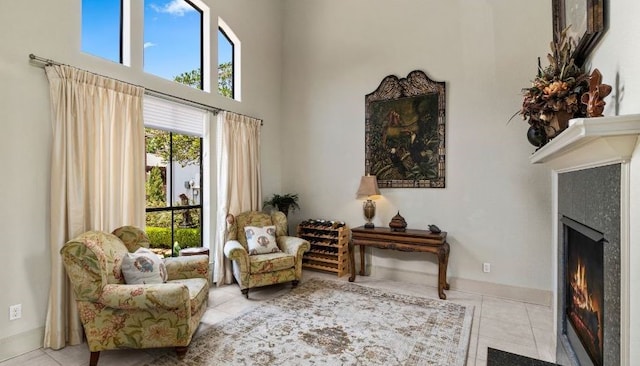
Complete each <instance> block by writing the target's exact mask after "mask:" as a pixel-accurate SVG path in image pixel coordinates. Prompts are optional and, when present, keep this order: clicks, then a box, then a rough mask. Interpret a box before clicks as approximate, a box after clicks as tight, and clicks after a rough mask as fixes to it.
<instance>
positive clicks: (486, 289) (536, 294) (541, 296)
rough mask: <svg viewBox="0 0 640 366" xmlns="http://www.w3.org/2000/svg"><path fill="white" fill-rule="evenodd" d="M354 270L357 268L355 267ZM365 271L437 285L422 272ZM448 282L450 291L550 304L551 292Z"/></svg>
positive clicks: (452, 279) (433, 277)
mask: <svg viewBox="0 0 640 366" xmlns="http://www.w3.org/2000/svg"><path fill="white" fill-rule="evenodd" d="M356 268H359V267H358V266H356ZM367 270H370V273H371V277H373V278H380V279H386V280H393V281H405V282H410V283H417V284H426V285H428V286H431V287H437V284H438V276H437V275H433V274H429V273H424V272H416V271H407V270H402V269H397V268H389V267H381V266H372V267H370V268H367ZM448 282H449V285H450V287H451V290H456V291H463V292H470V293H474V294H479V295H487V296H494V297H500V298H503V299H509V300H515V301H521V302H526V303H531V304H537V305H543V306H551V304H552V298H553V292H552V291H545V290H539V289H532V288H527V287H518V286H510V285H502V284H498V283H491V282H484V281H476V280H468V279H464V278H455V277H449V278H448Z"/></svg>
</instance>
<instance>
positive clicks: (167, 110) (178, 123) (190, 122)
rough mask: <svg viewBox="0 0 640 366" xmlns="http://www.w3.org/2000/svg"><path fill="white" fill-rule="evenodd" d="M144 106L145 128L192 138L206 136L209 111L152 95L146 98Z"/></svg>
mask: <svg viewBox="0 0 640 366" xmlns="http://www.w3.org/2000/svg"><path fill="white" fill-rule="evenodd" d="M143 104H144V106H143V113H144V125H145V127H150V128H155V129H159V130H165V131H171V132H177V133H181V134H185V135H190V136H199V137H202V136H203V135H204V121H205V117H206V115H207V111H205V110H203V109H198V108H195V107H191V106H187V105H184V104H180V103H176V102H171V101H168V100H166V99H162V98H157V97H153V96H150V95H145V96H144V101H143Z"/></svg>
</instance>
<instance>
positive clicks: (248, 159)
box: [213, 112, 262, 286]
mask: <svg viewBox="0 0 640 366" xmlns="http://www.w3.org/2000/svg"><path fill="white" fill-rule="evenodd" d="M260 124H261V121H260V120H259V119H255V118H251V117H247V116H242V115H239V114H236V113H232V112H220V113H218V125H217V131H218V133H217V135H218V151H217V153H218V154H217V156H218V173H217V176H218V185H217V187H218V193H217V196H218V197H217V201H218V209H217V214H216V237H215V243H214V251H215V257H214V260H215V264H214V276H213V280H214V281H215V282H217V284H218V286H220V285H221V284H228V283H231V281H232V280H233V274H232V272H231V263H230V262H229V260H228V259H227V258H225V256H224V252H223V251H224V242H225V229H226V221H225V218H226V216H227V214H228V213H231V214H234V215H236V214H239V213H241V212H245V211H250V210H260V209H262V192H261V191H262V181H261V178H260Z"/></svg>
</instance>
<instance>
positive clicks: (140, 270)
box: [122, 248, 167, 285]
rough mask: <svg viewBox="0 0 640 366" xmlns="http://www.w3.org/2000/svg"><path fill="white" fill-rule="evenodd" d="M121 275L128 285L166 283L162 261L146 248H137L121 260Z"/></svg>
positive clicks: (165, 269) (165, 270) (165, 271)
mask: <svg viewBox="0 0 640 366" xmlns="http://www.w3.org/2000/svg"><path fill="white" fill-rule="evenodd" d="M122 274H123V275H124V280H125V282H126V283H127V284H128V285H142V284H148V283H165V282H167V268H166V267H165V265H164V261H163V260H162V259H160V257H159V256H158V255H157V254H155V253H154V252H152V251H151V250H149V249H148V248H138V250H136V251H135V253H127V254H125V256H124V258H122Z"/></svg>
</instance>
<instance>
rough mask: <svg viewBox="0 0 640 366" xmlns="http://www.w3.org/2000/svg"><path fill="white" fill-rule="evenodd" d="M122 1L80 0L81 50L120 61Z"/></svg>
mask: <svg viewBox="0 0 640 366" xmlns="http://www.w3.org/2000/svg"><path fill="white" fill-rule="evenodd" d="M121 41H122V1H121V0H102V1H95V0H83V1H82V46H81V49H82V52H86V53H90V54H92V55H94V56H99V57H102V58H105V59H107V60H111V61H114V62H118V63H122V42H121Z"/></svg>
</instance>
